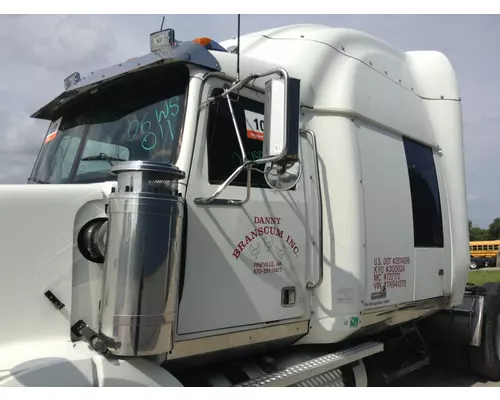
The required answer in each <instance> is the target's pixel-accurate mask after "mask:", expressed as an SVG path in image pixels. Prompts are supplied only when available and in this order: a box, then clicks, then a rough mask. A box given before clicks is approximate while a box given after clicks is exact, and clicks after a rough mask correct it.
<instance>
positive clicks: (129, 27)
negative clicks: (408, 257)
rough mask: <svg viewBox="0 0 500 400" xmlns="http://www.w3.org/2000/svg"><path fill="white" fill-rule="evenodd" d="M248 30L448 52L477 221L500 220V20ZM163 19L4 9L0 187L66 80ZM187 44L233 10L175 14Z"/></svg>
mask: <svg viewBox="0 0 500 400" xmlns="http://www.w3.org/2000/svg"><path fill="white" fill-rule="evenodd" d="M241 23H242V26H241V30H242V33H247V32H250V31H254V30H260V29H266V28H270V27H274V26H279V25H288V24H296V23H317V24H323V25H329V26H337V27H347V28H355V29H360V30H364V31H366V32H368V33H371V34H373V35H375V36H378V37H380V38H382V39H383V40H386V41H388V42H390V43H391V44H393V45H394V46H396V47H398V48H399V49H401V50H438V51H442V52H444V53H445V54H446V55H447V56H448V57H449V58H450V59H451V62H452V63H453V65H454V66H455V69H456V71H457V74H458V79H459V81H460V85H461V91H462V99H463V116H464V134H465V147H466V162H467V184H468V188H467V189H468V198H469V217H470V219H472V220H473V222H474V224H476V225H479V226H482V227H486V226H487V225H488V224H489V223H490V222H491V220H492V219H493V218H495V217H497V216H500V185H499V184H498V178H497V177H498V176H499V175H500V157H498V156H497V154H499V150H500V135H499V128H498V124H500V101H499V100H500V76H499V74H498V73H497V71H498V68H499V65H500V51H499V49H500V16H498V15H406V16H403V15H390V16H389V15H387V16H386V15H373V16H372V15H304V16H301V15H268V16H266V15H242V18H241ZM160 24H161V16H159V15H137V16H132V15H116V16H113V15H69V16H65V15H20V16H7V15H0V54H1V59H2V61H1V62H0V72H1V74H0V125H1V126H3V129H2V130H1V131H0V140H2V142H3V146H1V147H0V183H23V182H25V181H26V178H27V177H28V176H29V174H30V172H31V168H32V165H33V162H34V160H35V157H36V155H37V152H38V150H39V148H40V145H41V141H42V139H43V137H44V135H45V133H46V129H47V123H45V122H40V121H36V120H33V119H30V118H29V115H30V114H31V113H32V112H34V111H35V110H36V109H38V108H39V107H40V106H41V105H43V104H44V103H45V102H47V101H49V100H51V99H52V98H54V97H55V96H56V95H58V94H59V93H60V91H61V90H62V89H63V79H64V78H65V77H66V76H68V75H69V74H71V73H73V72H74V71H79V72H80V73H82V74H86V73H87V72H89V71H91V70H94V69H97V68H101V67H105V66H108V65H112V64H115V63H118V62H121V61H124V60H126V59H128V58H131V57H134V56H137V55H142V54H144V53H146V52H147V51H148V50H149V34H150V33H151V32H153V31H155V30H158V29H159V27H160ZM166 26H169V27H172V28H174V29H175V30H176V36H177V38H179V39H180V40H185V39H189V38H194V37H197V36H210V37H212V38H213V39H215V40H219V41H221V40H224V39H226V38H230V37H233V36H235V32H236V16H233V15H178V16H174V15H170V16H167V19H166Z"/></svg>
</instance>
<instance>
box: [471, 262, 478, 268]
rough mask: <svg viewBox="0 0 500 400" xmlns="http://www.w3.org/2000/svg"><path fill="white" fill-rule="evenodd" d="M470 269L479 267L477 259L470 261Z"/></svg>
mask: <svg viewBox="0 0 500 400" xmlns="http://www.w3.org/2000/svg"><path fill="white" fill-rule="evenodd" d="M470 269H477V264H476V262H475V261H472V262H471V263H470Z"/></svg>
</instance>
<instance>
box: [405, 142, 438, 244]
mask: <svg viewBox="0 0 500 400" xmlns="http://www.w3.org/2000/svg"><path fill="white" fill-rule="evenodd" d="M404 147H405V153H406V162H407V165H408V174H409V178H410V190H411V201H412V208H413V229H414V237H415V247H443V246H444V244H443V220H442V211H441V199H440V196H439V186H438V180H437V173H436V166H435V164H434V157H433V152H432V149H431V148H429V147H427V146H424V145H422V144H420V143H417V142H415V141H412V140H408V139H404Z"/></svg>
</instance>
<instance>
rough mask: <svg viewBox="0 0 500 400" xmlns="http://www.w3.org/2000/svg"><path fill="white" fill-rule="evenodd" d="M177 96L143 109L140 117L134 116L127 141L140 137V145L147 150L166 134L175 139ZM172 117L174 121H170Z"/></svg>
mask: <svg viewBox="0 0 500 400" xmlns="http://www.w3.org/2000/svg"><path fill="white" fill-rule="evenodd" d="M179 101H180V99H179V96H175V97H172V98H171V99H169V100H166V101H164V102H162V103H161V104H159V105H157V106H156V107H154V112H153V111H152V110H146V111H144V114H143V115H142V118H141V119H140V120H139V119H138V118H135V119H133V120H132V122H130V123H129V125H128V128H127V136H128V139H129V141H130V142H131V141H133V140H136V139H137V138H140V140H141V146H142V148H143V149H144V150H146V151H149V150H153V149H155V148H156V147H157V145H158V143H159V141H160V143H161V142H164V141H165V136H166V135H167V136H168V138H169V139H170V140H175V133H174V132H175V127H174V126H173V125H174V124H175V117H177V116H178V115H179V111H180V109H179ZM172 118H174V121H172Z"/></svg>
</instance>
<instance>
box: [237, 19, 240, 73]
mask: <svg viewBox="0 0 500 400" xmlns="http://www.w3.org/2000/svg"><path fill="white" fill-rule="evenodd" d="M236 48H237V49H238V52H237V53H236V82H239V80H240V14H238V45H237V47H236Z"/></svg>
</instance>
